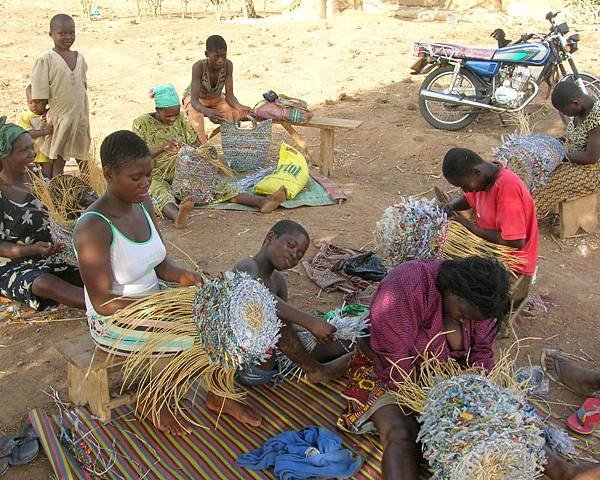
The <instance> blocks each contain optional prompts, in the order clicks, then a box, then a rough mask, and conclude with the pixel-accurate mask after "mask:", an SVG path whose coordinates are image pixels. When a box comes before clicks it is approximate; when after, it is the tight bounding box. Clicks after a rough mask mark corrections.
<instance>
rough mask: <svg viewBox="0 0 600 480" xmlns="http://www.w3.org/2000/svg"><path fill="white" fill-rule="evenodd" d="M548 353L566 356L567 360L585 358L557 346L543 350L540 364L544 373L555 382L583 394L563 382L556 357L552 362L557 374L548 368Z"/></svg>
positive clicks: (581, 359) (582, 359) (555, 355)
mask: <svg viewBox="0 0 600 480" xmlns="http://www.w3.org/2000/svg"><path fill="white" fill-rule="evenodd" d="M548 355H552V356H554V357H561V358H564V359H565V360H572V361H585V359H584V358H581V357H578V356H577V355H573V354H571V353H566V352H563V351H562V350H559V349H557V348H545V349H544V350H542V353H541V354H540V366H541V367H542V371H543V372H544V375H546V376H547V377H548V378H549V379H550V380H552V381H553V382H554V383H557V384H558V385H560V386H561V387H564V388H566V389H567V390H569V391H571V392H573V393H576V394H577V395H581V394H582V393H581V392H578V391H577V390H574V389H573V388H571V387H569V386H568V385H567V384H565V383H563V382H562V381H561V380H560V367H559V364H558V362H557V361H556V358H555V359H554V361H553V362H552V364H553V366H554V371H555V372H556V375H554V374H553V373H551V372H550V371H548V369H547V368H546V357H548Z"/></svg>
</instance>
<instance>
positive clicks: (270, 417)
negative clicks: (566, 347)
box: [30, 382, 600, 480]
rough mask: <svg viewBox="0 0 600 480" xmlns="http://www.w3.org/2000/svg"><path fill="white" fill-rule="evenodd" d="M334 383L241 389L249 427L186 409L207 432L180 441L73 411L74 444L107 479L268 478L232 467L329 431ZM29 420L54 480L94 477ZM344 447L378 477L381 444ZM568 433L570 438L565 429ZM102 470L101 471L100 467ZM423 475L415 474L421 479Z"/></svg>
mask: <svg viewBox="0 0 600 480" xmlns="http://www.w3.org/2000/svg"><path fill="white" fill-rule="evenodd" d="M343 387H344V384H343V383H341V382H333V383H331V384H327V385H319V386H315V385H311V384H308V383H296V382H285V383H284V384H282V385H280V386H279V387H278V388H276V389H274V390H272V389H269V388H267V387H258V388H252V389H249V390H248V397H247V400H248V403H249V404H250V405H251V406H253V407H254V408H256V409H257V410H258V411H260V412H261V414H262V416H263V424H262V425H261V427H259V428H248V427H245V426H242V425H240V424H238V423H236V422H234V421H233V420H232V419H231V418H230V417H228V416H222V417H221V418H220V419H219V423H218V426H217V428H215V424H216V421H217V416H216V415H215V414H213V413H212V412H207V411H206V410H204V408H203V405H202V402H201V401H196V402H195V403H194V404H193V405H192V404H190V407H189V413H190V415H191V417H192V418H193V419H194V420H195V421H196V422H198V423H199V424H201V425H206V426H207V428H199V427H198V428H196V429H195V430H194V432H192V433H191V434H190V435H188V436H185V437H172V436H170V435H164V434H162V433H161V432H159V431H157V430H156V429H155V428H153V427H152V426H151V425H150V424H149V423H147V422H145V421H143V420H139V419H138V418H137V417H136V416H135V415H134V413H133V412H132V411H131V407H121V408H119V409H117V410H115V412H114V413H113V420H112V421H111V422H110V423H108V424H106V425H102V424H101V423H99V422H96V421H95V420H94V418H93V417H92V416H91V414H90V413H89V412H88V410H87V409H86V408H76V409H75V410H74V411H73V414H74V416H75V418H76V419H77V420H76V421H77V422H78V424H79V427H78V431H79V434H80V437H81V443H80V446H82V447H83V448H84V449H87V450H88V451H90V452H101V453H100V457H101V458H102V461H98V462H96V465H97V466H96V468H97V470H98V473H102V475H101V478H106V479H119V480H122V479H126V480H133V479H145V480H187V479H209V480H234V479H273V478H274V476H273V475H272V474H271V473H270V472H266V471H263V472H253V471H251V470H245V469H241V468H239V467H238V466H237V465H236V463H235V462H236V459H237V457H238V455H239V454H241V453H245V452H248V451H250V450H253V449H255V448H258V447H259V446H261V445H262V444H263V443H264V442H265V441H266V440H268V439H269V438H271V437H273V436H275V435H277V434H278V433H281V432H283V431H285V430H298V429H301V428H303V427H305V426H308V425H319V426H323V427H326V428H329V429H331V430H332V431H336V429H335V422H336V420H337V416H338V414H339V413H340V412H341V411H342V409H343V406H344V405H343V400H342V399H341V397H340V396H339V394H338V392H340V391H341V390H342V389H343ZM537 407H538V409H539V410H538V412H539V413H540V416H541V417H542V418H544V419H545V420H546V424H547V425H548V426H554V427H556V428H560V429H562V428H564V425H565V424H564V419H561V418H558V417H556V416H553V415H552V414H551V412H550V411H549V408H548V405H545V404H541V403H538V405H537ZM30 419H31V422H32V424H33V426H34V428H35V429H36V431H37V433H38V435H39V437H40V442H41V444H42V446H43V448H44V450H45V452H46V455H47V456H48V458H49V460H50V463H51V465H52V468H53V470H54V472H55V475H56V477H57V478H58V480H80V479H85V480H93V479H96V478H98V475H96V476H94V475H92V474H91V473H89V472H86V471H85V470H83V469H82V468H81V466H80V464H78V462H77V461H75V460H74V458H73V457H72V456H71V454H70V453H69V452H68V450H67V449H65V448H64V447H63V446H62V445H61V443H60V442H59V441H58V436H57V435H58V432H59V428H60V427H59V423H58V418H57V416H56V415H54V416H48V415H47V414H46V413H45V412H44V411H42V410H34V411H32V412H31V413H30ZM338 433H339V434H340V435H341V437H342V439H343V441H344V446H345V447H346V448H349V449H350V450H351V451H353V452H354V453H355V454H356V455H360V456H361V457H362V458H363V460H364V464H363V466H362V468H361V469H360V471H359V472H358V473H357V474H356V475H355V476H354V477H353V478H354V479H357V480H379V479H381V474H380V462H381V449H380V448H381V447H380V444H379V442H378V441H377V440H376V439H375V438H374V437H372V436H364V437H357V436H351V435H347V434H344V433H341V432H338ZM569 434H571V435H573V434H572V432H569ZM575 448H576V451H575V455H574V457H575V458H579V459H587V460H589V461H594V457H596V461H597V459H598V455H599V454H600V432H595V433H594V434H593V435H589V436H587V437H575ZM104 465H106V466H108V467H107V470H106V471H103V468H101V466H104ZM426 478H427V477H426V476H423V477H422V480H423V479H426Z"/></svg>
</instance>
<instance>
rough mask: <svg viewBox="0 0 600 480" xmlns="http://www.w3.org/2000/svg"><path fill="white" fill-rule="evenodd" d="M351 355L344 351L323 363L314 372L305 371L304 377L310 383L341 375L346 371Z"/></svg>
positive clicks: (325, 380)
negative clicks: (337, 356)
mask: <svg viewBox="0 0 600 480" xmlns="http://www.w3.org/2000/svg"><path fill="white" fill-rule="evenodd" d="M351 357H352V354H351V353H346V354H345V355H342V356H341V357H339V358H336V359H335V360H332V361H331V362H327V363H323V364H322V365H321V367H322V368H320V369H318V370H315V371H314V372H306V378H307V379H308V381H309V382H310V383H321V382H327V381H329V380H333V379H335V378H338V377H341V376H342V375H344V373H346V370H347V369H348V364H349V363H350V358H351Z"/></svg>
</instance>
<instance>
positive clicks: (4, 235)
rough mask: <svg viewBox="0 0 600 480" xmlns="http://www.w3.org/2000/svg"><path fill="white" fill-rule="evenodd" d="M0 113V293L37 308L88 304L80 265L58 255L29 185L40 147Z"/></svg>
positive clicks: (40, 208) (39, 203)
mask: <svg viewBox="0 0 600 480" xmlns="http://www.w3.org/2000/svg"><path fill="white" fill-rule="evenodd" d="M5 122H6V117H2V118H0V161H1V163H2V171H1V172H0V265H1V266H0V295H2V296H3V297H6V298H8V299H10V300H14V301H16V302H21V303H24V304H26V305H28V306H29V307H31V308H33V309H35V310H44V309H45V308H47V307H51V306H55V305H57V304H64V305H69V306H71V307H77V308H82V309H83V308H85V301H84V298H83V288H81V278H80V277H79V273H78V271H77V269H76V268H74V267H72V266H70V265H67V264H65V263H61V262H58V261H56V260H53V258H52V256H53V255H54V254H56V253H58V252H60V251H62V249H64V247H65V246H64V245H62V244H58V245H57V244H53V243H52V239H51V237H50V231H49V230H48V226H47V222H46V219H47V217H46V213H45V211H44V210H43V206H42V204H41V202H40V201H38V200H37V199H35V198H34V197H33V195H32V194H31V192H30V191H29V188H28V184H27V182H28V180H29V176H28V169H29V168H31V167H32V166H33V159H34V157H35V151H34V148H33V141H32V139H31V137H30V135H29V134H28V133H27V131H26V130H25V129H23V128H21V127H19V126H18V125H14V124H12V123H5Z"/></svg>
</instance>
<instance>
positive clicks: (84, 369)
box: [54, 332, 136, 422]
mask: <svg viewBox="0 0 600 480" xmlns="http://www.w3.org/2000/svg"><path fill="white" fill-rule="evenodd" d="M54 348H56V350H57V351H58V352H59V353H60V354H61V355H62V356H63V357H64V358H65V360H66V361H67V388H68V395H69V400H71V402H73V403H74V404H75V405H88V406H89V409H90V412H92V414H94V415H95V416H97V417H98V418H99V419H100V420H101V421H102V422H108V421H110V417H111V412H112V410H114V409H115V408H117V407H120V406H122V405H127V404H130V403H134V402H135V400H136V396H135V395H131V394H125V395H119V396H116V397H115V398H111V394H110V384H109V375H110V374H114V373H118V372H120V371H121V366H122V365H123V363H124V362H125V357H123V356H114V355H108V354H107V353H105V352H103V351H102V350H100V349H99V348H98V347H97V346H96V345H95V344H94V342H93V340H92V338H91V337H90V334H89V333H88V332H85V333H84V334H82V335H79V336H78V337H75V338H70V339H67V340H63V341H61V342H58V343H56V344H55V346H54Z"/></svg>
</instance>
